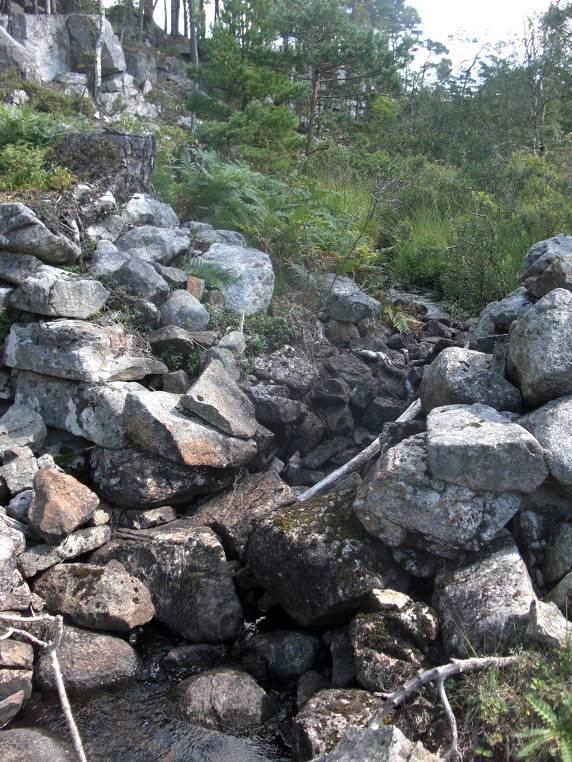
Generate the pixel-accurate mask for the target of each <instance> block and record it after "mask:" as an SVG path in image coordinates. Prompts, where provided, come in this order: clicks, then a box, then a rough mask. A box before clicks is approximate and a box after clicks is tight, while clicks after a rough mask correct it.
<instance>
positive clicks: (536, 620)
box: [526, 601, 572, 648]
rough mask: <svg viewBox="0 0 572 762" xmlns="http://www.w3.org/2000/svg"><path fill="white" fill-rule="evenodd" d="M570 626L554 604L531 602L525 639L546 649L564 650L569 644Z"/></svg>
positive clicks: (571, 627) (571, 628)
mask: <svg viewBox="0 0 572 762" xmlns="http://www.w3.org/2000/svg"><path fill="white" fill-rule="evenodd" d="M571 635H572V624H571V623H569V622H568V620H567V619H566V617H565V616H563V615H562V614H561V613H560V611H559V610H558V606H556V605H555V604H554V603H543V602H542V601H532V603H531V604H530V618H529V621H528V626H527V628H526V637H527V638H528V639H529V640H530V641H532V642H533V643H535V644H537V645H540V646H544V647H547V648H565V647H566V646H567V645H568V644H569V643H570V637H571Z"/></svg>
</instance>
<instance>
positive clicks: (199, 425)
mask: <svg viewBox="0 0 572 762" xmlns="http://www.w3.org/2000/svg"><path fill="white" fill-rule="evenodd" d="M180 401H181V398H180V396H179V395H177V394H169V393H168V392H134V393H129V394H128V395H127V399H126V401H125V418H126V421H127V431H128V434H129V436H130V438H131V440H132V441H133V442H135V444H137V445H139V447H141V448H143V449H144V450H147V451H149V452H152V453H155V454H156V455H166V456H167V457H168V458H169V460H172V461H173V462H175V463H182V464H183V465H187V466H213V467H215V468H229V467H230V468H233V467H236V466H242V465H244V464H245V463H248V461H249V460H251V459H252V458H253V457H254V455H256V449H257V448H256V444H255V442H253V441H250V440H244V439H238V438H237V437H230V436H228V435H226V434H223V433H221V432H220V431H217V430H216V429H214V428H213V427H212V426H209V425H207V424H206V423H204V422H203V421H201V420H200V419H198V418H194V417H189V416H187V415H184V414H183V413H182V412H180V408H179V403H180Z"/></svg>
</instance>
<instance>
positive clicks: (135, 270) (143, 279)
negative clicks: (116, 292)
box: [112, 257, 170, 304]
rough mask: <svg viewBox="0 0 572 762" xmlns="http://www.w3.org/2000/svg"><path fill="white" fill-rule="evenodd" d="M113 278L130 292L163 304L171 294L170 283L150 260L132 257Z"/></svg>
mask: <svg viewBox="0 0 572 762" xmlns="http://www.w3.org/2000/svg"><path fill="white" fill-rule="evenodd" d="M112 277H113V280H114V282H115V283H117V284H119V286H121V287H122V288H123V289H125V291H127V293H128V294H132V295H133V296H138V297H141V298H142V299H147V300H149V301H150V302H153V303H154V304H161V303H162V302H164V301H165V299H167V297H168V296H169V291H170V289H169V284H168V283H167V281H166V280H165V279H164V278H162V277H161V275H159V273H158V272H157V270H155V268H154V267H153V265H152V264H151V263H149V262H146V261H145V260H143V259H137V258H136V257H131V258H130V259H128V260H127V262H125V263H124V264H123V265H121V267H120V268H119V269H118V270H116V271H115V272H114V273H113V276H112Z"/></svg>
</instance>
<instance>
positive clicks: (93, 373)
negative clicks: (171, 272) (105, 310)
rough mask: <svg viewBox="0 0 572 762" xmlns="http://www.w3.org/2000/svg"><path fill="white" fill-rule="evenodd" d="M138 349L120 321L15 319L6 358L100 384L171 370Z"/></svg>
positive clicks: (12, 362) (20, 367) (13, 363)
mask: <svg viewBox="0 0 572 762" xmlns="http://www.w3.org/2000/svg"><path fill="white" fill-rule="evenodd" d="M136 351H137V350H136V348H135V343H134V339H133V337H132V336H131V335H130V334H127V333H126V332H125V331H124V330H123V328H121V327H120V326H118V325H112V326H99V325H95V324H94V323H85V322H83V321H81V320H54V321H52V322H49V323H27V324H21V323H14V324H13V325H12V327H11V329H10V333H9V335H8V338H7V339H6V344H5V349H4V364H5V365H7V366H8V367H10V368H18V370H31V371H34V372H35V373H42V374H45V375H46V376H56V377H57V378H67V379H74V380H76V381H89V382H93V383H96V384H101V383H105V382H107V381H130V380H136V379H140V378H144V376H147V375H149V374H152V373H166V372H167V368H166V367H165V365H163V363H162V362H159V361H158V360H156V359H154V358H151V357H146V356H144V355H137V354H135V352H136Z"/></svg>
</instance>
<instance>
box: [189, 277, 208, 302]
mask: <svg viewBox="0 0 572 762" xmlns="http://www.w3.org/2000/svg"><path fill="white" fill-rule="evenodd" d="M205 287H206V283H205V281H204V280H203V279H202V278H197V277H195V276H194V275H189V276H188V277H187V280H186V283H185V288H186V290H187V291H188V292H189V294H191V296H194V297H195V299H198V300H199V302H202V300H203V296H204V294H205Z"/></svg>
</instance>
